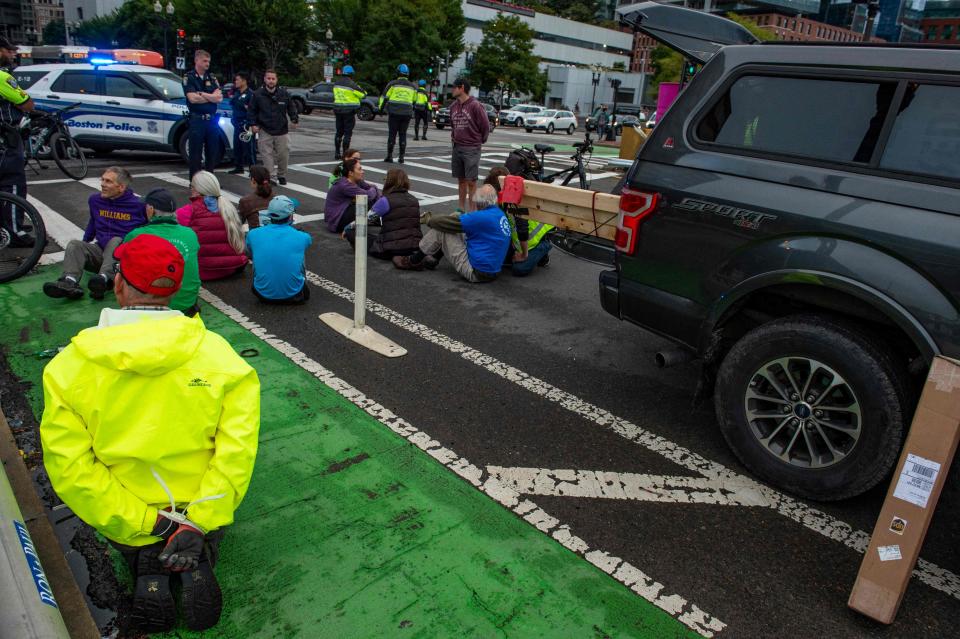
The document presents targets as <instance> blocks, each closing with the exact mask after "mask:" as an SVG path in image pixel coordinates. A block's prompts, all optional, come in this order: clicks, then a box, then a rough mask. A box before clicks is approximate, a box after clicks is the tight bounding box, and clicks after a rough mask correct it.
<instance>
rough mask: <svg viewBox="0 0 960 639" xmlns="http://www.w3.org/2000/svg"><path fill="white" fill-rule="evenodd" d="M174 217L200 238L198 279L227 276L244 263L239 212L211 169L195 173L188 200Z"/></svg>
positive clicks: (207, 280) (238, 269)
mask: <svg viewBox="0 0 960 639" xmlns="http://www.w3.org/2000/svg"><path fill="white" fill-rule="evenodd" d="M177 221H178V222H180V224H182V225H183V226H189V227H190V228H192V229H193V230H194V232H195V233H196V234H197V239H199V240H200V253H199V260H200V279H201V280H203V281H204V282H209V281H210V280H219V279H222V278H224V277H229V276H230V275H233V274H234V273H239V272H240V271H242V270H243V268H244V267H245V266H246V265H247V256H246V255H245V254H244V252H243V228H242V225H241V221H240V214H239V213H238V212H237V208H236V207H235V206H234V205H233V203H232V202H230V200H228V199H227V198H225V197H224V196H223V194H222V193H221V192H220V182H218V181H217V178H216V176H214V175H213V173H210V172H208V171H198V172H197V173H196V174H194V176H193V179H192V180H191V181H190V204H187V205H186V206H181V207H180V208H179V209H177Z"/></svg>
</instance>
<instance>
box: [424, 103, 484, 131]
mask: <svg viewBox="0 0 960 639" xmlns="http://www.w3.org/2000/svg"><path fill="white" fill-rule="evenodd" d="M451 104H453V100H451V101H450V102H447V105H446V106H443V107H440V108H439V109H437V110H436V111H434V112H433V124H434V126H436V127H437V128H438V129H443V127H445V126H450V105H451ZM480 104H482V105H483V108H484V109H485V110H486V111H487V119H488V120H489V121H490V130H491V131H492V130H493V129H495V128H497V127H498V126H499V125H500V117H499V116H498V115H497V110H496V109H495V108H493V105H492V104H487V103H486V102H481V103H480Z"/></svg>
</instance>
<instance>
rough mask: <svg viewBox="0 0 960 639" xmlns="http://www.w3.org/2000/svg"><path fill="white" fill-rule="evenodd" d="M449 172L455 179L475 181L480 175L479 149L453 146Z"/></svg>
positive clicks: (476, 147) (477, 147)
mask: <svg viewBox="0 0 960 639" xmlns="http://www.w3.org/2000/svg"><path fill="white" fill-rule="evenodd" d="M450 170H451V172H452V174H453V177H455V178H458V179H461V180H476V179H477V177H479V175H480V147H479V146H457V145H456V144H454V145H453V155H452V156H451V158H450Z"/></svg>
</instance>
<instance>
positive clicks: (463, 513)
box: [0, 269, 697, 638]
mask: <svg viewBox="0 0 960 639" xmlns="http://www.w3.org/2000/svg"><path fill="white" fill-rule="evenodd" d="M55 276H56V275H55V272H53V271H51V270H50V269H45V270H44V271H43V272H41V274H40V275H36V276H32V277H28V278H24V279H22V280H19V281H17V282H14V283H12V284H3V285H0V313H2V314H3V317H4V318H5V322H4V323H3V326H2V327H0V347H2V348H3V349H4V350H5V351H6V353H7V358H8V361H9V364H10V366H11V368H12V369H13V373H14V374H15V375H16V376H17V377H19V378H20V379H22V380H24V381H28V382H30V383H31V384H32V386H31V387H30V388H29V390H27V395H28V399H29V401H30V404H31V406H32V407H33V408H34V412H35V414H36V415H37V417H38V418H39V416H40V414H41V412H42V401H43V398H42V388H41V383H40V380H41V374H42V369H43V366H44V365H45V364H46V363H47V362H49V359H42V358H40V357H38V356H37V353H38V352H39V351H43V350H45V349H50V348H57V347H58V346H63V345H65V344H67V343H68V342H69V339H70V338H71V337H72V336H73V335H74V334H76V333H77V332H78V331H79V330H81V329H82V328H85V327H88V326H92V325H94V324H95V323H96V321H97V317H98V314H99V310H100V308H101V307H102V305H100V304H97V303H94V302H92V301H91V300H89V299H88V298H84V299H83V300H82V301H79V302H75V303H69V302H64V301H61V300H50V299H48V298H46V297H45V296H44V295H43V294H42V293H41V292H40V288H41V285H42V282H44V281H46V280H48V279H52V278H54V277H55ZM108 299H109V300H110V301H113V298H112V296H108ZM202 316H203V318H204V321H205V322H206V325H207V327H208V328H210V329H211V330H214V331H216V332H218V333H220V334H221V335H223V336H224V337H225V338H226V339H227V340H229V341H230V342H231V344H233V346H234V348H235V349H236V350H237V351H240V350H242V349H248V348H255V349H257V351H259V355H258V356H256V357H252V358H250V359H249V360H248V361H249V362H250V364H251V365H253V366H254V367H255V368H256V369H257V372H258V373H259V375H260V380H261V384H262V391H263V395H262V426H261V430H260V450H259V456H258V459H257V466H256V470H255V472H254V476H253V481H252V484H251V486H250V491H249V493H248V494H247V497H246V499H245V501H244V502H243V504H242V506H241V507H240V510H239V511H238V512H237V517H236V519H237V521H236V523H235V524H234V525H233V526H232V527H231V528H230V530H229V532H228V534H227V536H226V538H225V540H224V542H223V546H222V561H221V563H220V565H219V567H218V571H217V572H218V576H219V579H220V583H221V586H222V587H223V591H224V599H225V604H224V612H223V618H222V620H221V622H220V624H219V625H218V626H217V627H216V628H215V629H214V630H213V631H210V632H207V633H205V634H204V635H203V636H204V637H230V638H243V637H280V636H283V637H294V636H301V637H311V638H312V637H374V636H376V637H382V636H386V637H393V636H420V637H450V636H465V637H492V636H500V635H502V636H510V637H595V636H596V637H603V636H609V637H658V638H659V637H693V636H697V635H695V634H694V633H692V632H691V631H690V630H688V629H687V628H686V627H684V626H683V625H682V624H680V623H679V622H677V621H676V620H675V619H673V618H672V617H670V616H669V615H667V614H666V613H664V612H663V611H661V610H660V609H658V608H656V607H654V606H653V605H651V604H649V603H648V602H647V601H645V600H643V599H641V598H640V597H638V596H637V595H636V594H634V593H632V592H631V591H630V590H628V589H627V588H625V587H624V586H622V585H621V584H619V583H617V582H616V581H614V580H613V579H611V578H610V577H609V576H608V575H606V574H605V573H603V572H602V571H600V570H599V569H597V568H595V567H594V566H592V565H590V564H589V563H587V562H586V561H584V560H583V559H581V558H579V557H578V556H576V555H575V554H574V553H572V552H570V551H568V550H567V549H565V548H563V547H562V546H561V545H560V544H558V543H556V542H555V541H553V540H551V539H549V538H548V537H546V536H544V535H543V534H541V533H540V532H538V531H537V530H536V529H534V528H533V527H531V526H530V525H529V524H527V523H525V522H524V521H522V520H521V519H519V518H518V517H516V516H515V515H513V514H512V513H510V512H508V511H507V510H505V509H504V508H502V507H501V506H500V505H498V504H496V503H495V502H493V501H492V500H491V499H490V498H488V497H486V496H485V495H483V494H482V493H480V492H479V491H477V490H476V489H474V488H473V487H472V486H470V485H469V484H468V483H466V482H465V481H463V480H461V479H459V478H457V477H456V476H454V475H453V474H452V473H450V472H449V471H447V470H446V469H444V467H443V466H441V465H440V464H439V463H437V462H436V461H435V460H434V459H433V458H431V457H430V456H428V455H426V454H425V453H423V452H422V451H421V450H420V449H419V448H417V447H416V446H414V445H412V444H411V443H409V442H408V441H406V440H404V439H402V438H401V437H399V436H398V435H396V434H394V433H393V432H391V431H389V430H388V429H387V428H385V427H384V426H383V425H382V424H381V423H379V422H378V421H376V420H375V419H374V418H373V417H371V416H370V415H368V414H366V413H365V412H363V411H362V410H361V409H359V408H358V407H356V406H355V405H354V404H352V403H350V402H348V401H347V400H345V399H344V398H343V397H341V396H340V395H338V394H337V393H336V392H335V391H333V390H332V389H330V388H329V387H327V386H325V385H324V384H322V383H321V382H320V381H318V380H317V379H316V378H314V377H313V376H311V375H310V374H309V373H307V372H306V371H304V370H303V369H301V368H300V367H298V366H296V365H295V364H294V363H292V362H291V361H289V360H288V359H287V358H286V357H285V356H284V355H283V354H281V353H280V352H278V351H277V350H275V349H273V348H272V347H271V346H269V345H267V344H266V343H265V342H263V341H261V340H259V339H257V338H255V337H254V336H253V335H252V334H251V333H249V332H248V331H247V330H245V329H244V328H243V327H241V326H240V325H239V324H237V323H236V322H234V321H232V320H230V319H229V318H227V317H226V316H225V315H223V314H222V313H219V312H218V311H216V310H215V309H213V308H212V307H210V306H209V305H204V307H203V311H202ZM330 364H331V366H332V367H333V369H334V371H335V370H336V363H335V362H333V363H330ZM194 634H195V633H187V632H186V631H183V630H181V631H178V632H177V633H176V635H175V636H178V637H183V636H194Z"/></svg>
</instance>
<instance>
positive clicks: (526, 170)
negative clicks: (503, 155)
mask: <svg viewBox="0 0 960 639" xmlns="http://www.w3.org/2000/svg"><path fill="white" fill-rule="evenodd" d="M515 148H517V147H515ZM573 148H574V149H576V150H575V151H574V153H573V155H571V156H570V159H571V160H573V161H574V164H573V166H569V167H567V168H565V169H561V170H559V171H556V172H555V173H549V174H545V173H544V157H545V156H546V155H547V153H553V152H554V150H555V149H554V147H552V146H550V145H549V144H534V145H533V150H531V149H530V148H529V147H525V146H521V147H519V148H517V150H515V151H513V152H511V154H510V156H511V157H509V158H507V160H508V162H507V169H508V170H510V173H512V174H514V175H520V176H522V177H523V178H524V179H525V180H534V181H536V182H544V183H547V184H552V183H554V182H556V181H557V180H559V179H560V178H563V179H562V181H561V182H560V184H561V185H562V186H568V185H569V184H570V182H571V181H572V180H573V178H574V177H576V178H577V179H578V182H579V185H580V188H581V189H584V190H586V189H589V188H590V180H588V179H587V170H586V164H587V163H589V162H590V158H591V157H592V156H593V140H591V139H590V132H589V131H588V132H587V134H586V135H585V136H584V138H583V142H574V144H573ZM524 152H526V153H524ZM535 153H539V154H540V159H539V160H537V158H536V155H535ZM515 154H517V155H518V156H520V157H515ZM511 158H513V160H512V161H511ZM531 159H532V160H533V161H532V162H531ZM511 164H513V165H514V168H516V171H515V170H514V168H511Z"/></svg>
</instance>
